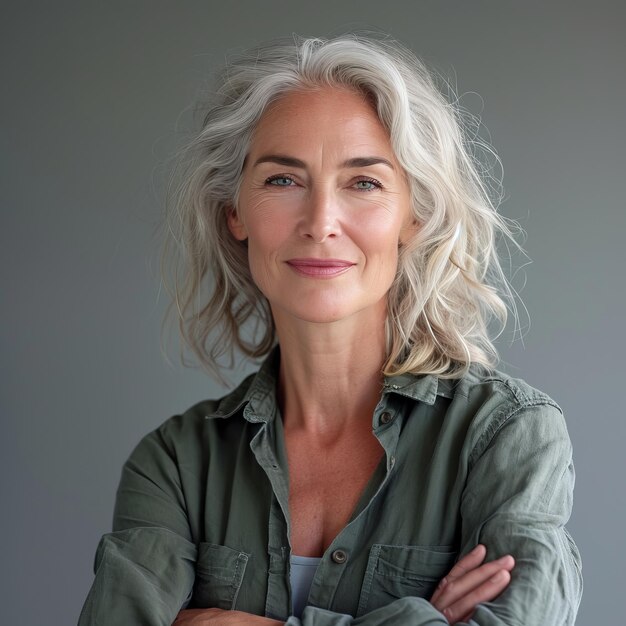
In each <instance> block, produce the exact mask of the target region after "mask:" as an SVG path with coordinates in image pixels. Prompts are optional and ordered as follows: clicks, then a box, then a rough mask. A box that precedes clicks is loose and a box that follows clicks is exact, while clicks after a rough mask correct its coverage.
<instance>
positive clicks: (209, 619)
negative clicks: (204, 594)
mask: <svg viewBox="0 0 626 626" xmlns="http://www.w3.org/2000/svg"><path fill="white" fill-rule="evenodd" d="M248 624H250V625H251V626H283V624H284V622H279V621H277V620H275V619H270V618H269V617H261V616H260V615H251V614H250V613H244V612H243V611H225V610H224V609H185V610H184V611H181V612H180V613H179V614H178V615H177V617H176V621H175V622H174V623H173V624H172V626H247V625H248Z"/></svg>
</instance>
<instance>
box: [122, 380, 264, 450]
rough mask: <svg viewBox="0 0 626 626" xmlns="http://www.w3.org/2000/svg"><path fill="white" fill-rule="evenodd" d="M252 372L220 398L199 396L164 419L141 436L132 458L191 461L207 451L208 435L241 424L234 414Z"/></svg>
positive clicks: (237, 412) (249, 381)
mask: <svg viewBox="0 0 626 626" xmlns="http://www.w3.org/2000/svg"><path fill="white" fill-rule="evenodd" d="M254 376H255V375H254V374H252V375H250V376H248V377H247V378H246V379H245V380H243V381H242V382H241V383H240V384H239V385H238V386H237V387H236V388H235V389H234V390H232V391H231V392H229V393H227V394H225V395H224V396H222V397H220V398H212V399H205V400H201V401H199V402H196V403H195V404H193V405H192V406H190V407H189V408H188V409H187V410H185V411H184V412H182V413H179V414H176V415H173V416H171V417H169V418H168V419H166V420H165V421H164V422H163V423H162V424H161V425H159V426H158V427H157V428H156V429H154V430H153V431H151V432H149V433H148V434H147V435H145V436H144V437H143V438H142V439H141V441H140V442H139V444H137V446H136V448H135V450H134V451H133V453H132V455H131V459H132V458H135V459H137V458H144V457H146V456H150V457H152V458H154V457H158V456H167V457H170V458H171V459H172V460H178V459H179V458H181V457H184V458H185V459H186V461H191V460H192V459H193V458H195V457H196V456H198V455H201V453H203V452H205V451H206V443H207V437H210V436H211V433H212V432H214V431H216V430H219V429H224V428H231V429H232V428H237V425H239V427H241V425H242V422H243V420H240V419H237V417H238V416H239V414H240V413H241V411H240V409H241V408H242V407H243V405H244V404H245V402H246V400H247V395H248V392H249V390H250V387H251V385H252V382H253V380H254ZM226 422H228V425H227V424H226ZM203 449H204V450H203Z"/></svg>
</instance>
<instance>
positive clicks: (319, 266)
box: [287, 259, 355, 278]
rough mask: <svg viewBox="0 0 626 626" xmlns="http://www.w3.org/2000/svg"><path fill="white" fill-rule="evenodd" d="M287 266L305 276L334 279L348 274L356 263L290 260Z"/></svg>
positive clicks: (329, 260) (325, 260)
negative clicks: (345, 273)
mask: <svg viewBox="0 0 626 626" xmlns="http://www.w3.org/2000/svg"><path fill="white" fill-rule="evenodd" d="M287 265H289V267H291V268H292V269H293V270H294V271H296V272H297V273H298V274H302V275H303V276H312V277H314V278H332V277H334V276H338V275H339V274H343V273H344V272H347V271H348V270H349V269H350V268H351V267H352V266H353V265H355V263H352V261H344V260H343V259H289V261H287Z"/></svg>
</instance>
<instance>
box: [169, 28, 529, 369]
mask: <svg viewBox="0 0 626 626" xmlns="http://www.w3.org/2000/svg"><path fill="white" fill-rule="evenodd" d="M322 86H337V87H343V88H349V89H353V90H355V91H357V92H360V93H363V94H364V95H366V96H367V97H368V99H369V100H370V101H371V102H372V104H373V106H374V107H375V109H376V111H377V113H378V116H379V118H380V121H381V123H382V124H383V125H384V127H385V128H386V129H387V131H388V132H389V136H390V140H391V145H392V147H393V150H394V152H395V155H396V157H397V159H398V162H399V163H400V164H401V165H402V167H403V168H404V171H405V173H406V176H407V179H408V180H409V182H410V190H411V197H412V209H413V213H414V216H415V220H416V222H417V223H418V224H419V228H418V229H417V231H416V234H415V235H414V236H413V238H412V239H411V240H410V241H409V242H408V243H406V244H405V245H403V246H402V247H401V249H400V251H399V260H398V270H397V274H396V277H395V281H394V283H393V285H392V287H391V289H390V291H389V294H388V311H389V314H388V318H387V322H386V338H387V360H386V362H385V364H384V366H383V373H384V374H385V375H397V374H401V373H405V372H412V373H419V374H425V373H432V374H438V375H440V376H443V377H448V378H454V377H459V376H461V375H463V373H465V372H466V371H467V369H468V367H469V365H470V364H471V363H480V364H483V365H484V366H487V367H492V366H494V365H495V364H496V363H497V359H498V356H497V352H496V349H495V347H494V345H493V343H492V340H491V338H490V336H489V332H488V327H489V326H490V324H491V322H492V321H493V320H496V321H497V322H499V323H500V324H501V328H500V330H502V329H503V328H504V327H505V324H506V319H507V306H506V305H505V302H509V303H510V304H512V310H513V312H515V300H514V298H513V297H512V291H511V288H510V287H509V284H508V282H507V280H506V277H505V275H504V273H503V271H502V268H501V265H500V262H499V260H498V257H497V253H496V241H497V239H498V237H499V236H504V237H505V239H506V240H508V241H510V242H512V243H513V244H514V245H516V246H517V244H516V243H515V240H514V239H513V235H512V228H511V226H510V225H509V222H508V221H507V220H505V219H504V218H503V217H502V216H500V215H499V214H498V213H497V210H496V207H497V205H498V203H499V201H500V200H501V194H500V191H501V190H500V185H499V182H498V180H497V179H496V178H495V177H494V176H493V175H492V167H491V165H490V163H491V164H492V165H493V163H494V162H495V163H499V161H498V159H497V157H496V156H495V154H494V153H493V151H492V150H491V149H490V148H489V147H488V146H487V145H486V144H484V143H483V142H482V141H481V140H478V139H476V136H475V133H472V132H471V131H472V128H473V129H474V130H475V128H474V127H473V124H475V120H474V118H472V117H471V116H468V114H467V113H464V112H463V111H462V110H461V109H460V107H458V106H456V105H454V104H453V103H451V102H450V101H448V100H447V99H446V98H445V97H444V95H443V93H442V92H441V91H440V89H439V88H438V86H437V83H436V81H435V78H434V77H433V75H431V73H430V72H429V71H428V70H427V69H426V68H425V66H424V65H423V64H422V63H421V62H420V61H419V59H417V58H416V57H415V55H414V54H413V53H412V52H411V51H410V50H408V49H406V48H405V47H403V46H402V45H401V44H399V43H397V42H395V41H392V40H391V39H389V38H376V37H372V36H370V35H368V36H362V35H355V34H349V35H342V36H339V37H335V38H332V39H319V38H301V37H298V36H294V37H293V38H290V39H285V40H275V41H272V42H269V43H266V44H263V45H260V46H258V47H255V48H254V49H251V50H248V51H247V52H244V53H242V54H240V55H238V56H237V58H234V59H232V60H231V61H230V62H229V63H228V64H227V65H226V67H225V68H224V69H223V71H222V73H221V75H220V78H219V88H218V89H217V91H216V93H215V97H214V100H213V102H212V103H211V104H210V107H209V109H208V112H207V114H206V116H205V118H204V123H203V125H202V128H201V130H200V131H199V133H197V135H196V136H195V137H193V139H192V140H191V141H190V142H189V143H188V145H187V146H186V147H185V148H184V149H183V150H182V151H181V152H180V153H179V155H178V165H177V167H176V168H175V170H174V174H173V178H172V183H171V185H170V188H169V206H170V214H169V222H168V223H169V233H170V237H169V243H167V244H166V257H168V258H169V254H168V252H169V251H171V250H172V244H175V246H174V248H175V249H176V257H177V260H176V262H175V264H174V266H173V267H174V271H173V275H171V279H172V282H173V288H172V289H171V292H172V294H173V305H174V306H173V310H175V311H176V312H177V315H178V322H179V328H180V331H181V335H182V338H183V341H184V344H185V345H187V346H188V347H189V348H191V350H192V351H193V353H195V355H196V356H197V358H198V359H199V361H200V363H201V364H202V365H203V366H204V367H205V368H206V369H207V370H208V371H209V372H210V373H212V374H214V375H216V376H217V377H218V378H220V379H221V376H220V372H221V371H222V368H224V367H230V366H232V364H233V362H234V360H233V359H234V355H235V350H236V349H238V350H240V351H241V352H242V353H243V354H244V355H246V356H248V357H253V358H259V357H262V356H264V355H265V354H267V353H268V352H269V351H270V350H271V348H272V347H273V345H274V344H275V343H276V333H275V328H274V323H273V320H272V315H271V311H270V308H269V304H268V302H267V300H266V299H265V297H264V296H263V294H262V293H261V292H260V291H259V289H258V288H257V287H256V285H255V284H254V282H253V280H252V277H251V274H250V268H249V265H248V257H247V246H246V244H245V242H240V241H237V240H236V239H235V238H234V237H233V236H232V234H231V233H230V231H229V229H228V226H227V210H228V209H229V208H231V207H236V206H237V197H238V193H239V186H240V181H241V177H242V170H243V166H244V160H245V158H246V155H247V153H248V150H249V147H250V142H251V138H252V134H253V131H254V129H255V127H256V125H257V123H258V122H259V120H260V118H261V116H262V115H263V113H264V111H265V110H266V109H267V107H268V105H270V104H271V103H272V102H275V101H276V100H277V99H279V98H281V96H284V95H285V94H286V93H288V92H290V91H294V90H302V89H311V88H315V87H322ZM472 135H474V136H472Z"/></svg>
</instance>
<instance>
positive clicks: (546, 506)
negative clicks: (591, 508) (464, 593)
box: [461, 402, 582, 626]
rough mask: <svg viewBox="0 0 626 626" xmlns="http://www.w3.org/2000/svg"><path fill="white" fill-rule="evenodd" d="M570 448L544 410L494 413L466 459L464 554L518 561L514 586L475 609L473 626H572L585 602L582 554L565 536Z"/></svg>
mask: <svg viewBox="0 0 626 626" xmlns="http://www.w3.org/2000/svg"><path fill="white" fill-rule="evenodd" d="M573 491H574V466H573V462H572V448H571V443H570V439H569V436H568V433H567V428H566V426H565V421H564V419H563V415H562V413H561V410H560V409H559V408H558V406H557V405H555V404H552V403H549V402H538V403H536V404H528V405H522V406H514V407H510V408H509V407H507V408H506V409H504V408H503V409H502V410H500V411H498V412H497V413H496V415H495V416H494V418H493V420H491V422H490V427H489V428H488V429H486V431H485V433H484V434H483V436H482V437H481V439H480V440H479V441H478V443H477V445H476V448H475V451H474V453H473V454H472V456H471V457H470V470H469V475H468V481H467V486H466V489H465V492H464V495H463V501H462V505H461V516H462V520H463V543H464V546H463V553H467V552H469V551H470V550H471V549H472V548H473V547H474V546H476V545H477V544H478V543H482V544H484V545H485V546H486V547H487V560H489V561H490V560H493V559H497V558H499V557H501V556H503V555H505V554H512V555H513V556H514V557H515V567H514V569H513V571H512V573H511V582H510V584H509V586H508V587H507V588H506V589H505V591H504V592H503V593H502V594H501V595H500V596H498V598H496V600H494V601H493V602H490V603H485V604H482V605H479V606H478V608H477V610H476V611H475V613H474V616H473V618H472V621H470V624H479V625H481V626H482V625H485V626H487V625H488V626H491V625H494V626H496V625H497V626H500V625H502V626H503V625H508V624H551V625H554V626H560V625H563V626H569V625H571V624H574V621H575V618H576V613H577V611H578V605H579V604H580V598H581V595H582V574H581V560H580V554H579V552H578V549H577V548H576V545H575V544H574V542H573V540H572V538H571V537H570V535H569V533H568V532H567V530H566V528H565V523H566V522H567V520H568V519H569V516H570V513H571V509H572V498H573Z"/></svg>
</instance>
